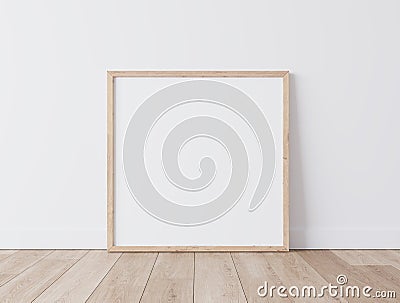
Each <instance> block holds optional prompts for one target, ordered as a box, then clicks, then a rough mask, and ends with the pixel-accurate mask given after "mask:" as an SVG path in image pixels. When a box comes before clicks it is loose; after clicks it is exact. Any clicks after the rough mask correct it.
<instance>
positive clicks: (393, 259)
mask: <svg viewBox="0 0 400 303" xmlns="http://www.w3.org/2000/svg"><path fill="white" fill-rule="evenodd" d="M364 253H365V254H367V255H368V256H369V257H370V258H373V259H375V260H376V262H377V263H376V264H380V265H392V266H393V267H396V268H397V269H398V270H400V255H399V254H398V253H397V252H396V251H394V250H366V251H364Z"/></svg>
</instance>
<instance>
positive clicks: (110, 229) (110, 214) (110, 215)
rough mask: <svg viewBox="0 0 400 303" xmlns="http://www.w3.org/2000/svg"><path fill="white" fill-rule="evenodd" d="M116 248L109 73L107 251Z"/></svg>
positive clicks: (111, 79) (109, 81)
mask: <svg viewBox="0 0 400 303" xmlns="http://www.w3.org/2000/svg"><path fill="white" fill-rule="evenodd" d="M113 246H114V75H113V74H112V73H111V72H107V250H108V251H109V252H110V250H111V248H112V247H113Z"/></svg>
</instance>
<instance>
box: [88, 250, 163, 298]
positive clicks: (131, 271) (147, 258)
mask: <svg viewBox="0 0 400 303" xmlns="http://www.w3.org/2000/svg"><path fill="white" fill-rule="evenodd" d="M156 258H157V254H156V253H137V254H123V255H122V256H121V258H119V260H118V262H117V263H116V264H115V265H114V266H113V268H112V269H111V270H110V272H109V273H108V274H107V276H106V277H105V278H104V279H103V281H102V282H101V283H100V284H99V286H98V287H97V288H96V290H95V291H94V292H93V294H92V295H91V296H90V298H89V300H87V302H109V303H111V302H139V300H140V298H141V296H142V294H143V291H144V288H145V286H146V283H147V281H148V279H149V276H150V273H151V271H152V269H153V265H154V262H155V261H156Z"/></svg>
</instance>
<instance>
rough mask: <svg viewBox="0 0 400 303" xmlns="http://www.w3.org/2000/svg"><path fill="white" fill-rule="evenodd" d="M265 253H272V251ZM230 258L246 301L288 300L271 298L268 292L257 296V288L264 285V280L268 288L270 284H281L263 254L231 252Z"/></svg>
mask: <svg viewBox="0 0 400 303" xmlns="http://www.w3.org/2000/svg"><path fill="white" fill-rule="evenodd" d="M266 254H268V255H272V254H273V253H266ZM232 259H233V261H234V264H235V267H236V269H237V272H238V276H239V278H240V281H241V284H242V286H243V289H244V293H245V295H246V298H247V301H248V302H252V303H253V302H254V303H256V302H290V300H289V299H284V298H278V297H276V296H272V298H271V297H270V296H269V294H266V296H265V297H260V296H258V294H257V290H258V288H259V287H260V286H262V285H265V282H267V283H268V288H269V286H271V285H276V286H280V285H282V282H281V280H280V277H279V276H278V274H277V273H276V272H275V270H274V269H273V268H272V266H271V264H270V263H269V262H268V260H266V258H265V256H264V255H263V254H261V253H232Z"/></svg>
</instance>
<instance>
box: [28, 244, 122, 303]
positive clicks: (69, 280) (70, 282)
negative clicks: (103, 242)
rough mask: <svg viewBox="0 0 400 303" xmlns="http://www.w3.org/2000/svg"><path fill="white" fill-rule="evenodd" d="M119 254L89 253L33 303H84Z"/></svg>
mask: <svg viewBox="0 0 400 303" xmlns="http://www.w3.org/2000/svg"><path fill="white" fill-rule="evenodd" d="M119 257H120V254H108V253H107V252H105V251H95V250H94V251H90V252H89V253H87V254H86V255H85V256H84V257H83V258H82V259H80V260H79V261H78V262H77V263H75V264H74V266H72V267H71V268H70V269H69V270H68V271H67V272H66V273H65V274H64V275H62V276H61V278H59V279H58V280H57V281H56V282H54V283H53V284H52V285H51V286H50V287H49V288H47V289H46V290H45V291H44V292H43V293H42V294H41V295H40V296H39V297H38V298H37V299H36V300H35V301H34V302H44V303H48V302H71V303H76V302H85V301H86V300H87V298H89V296H90V295H91V294H92V292H93V290H94V289H95V288H96V286H97V285H98V284H99V283H100V281H101V280H102V279H103V278H104V276H105V275H106V274H107V273H108V271H109V270H110V268H111V267H112V266H113V265H114V263H115V262H116V261H117V259H118V258H119Z"/></svg>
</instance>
